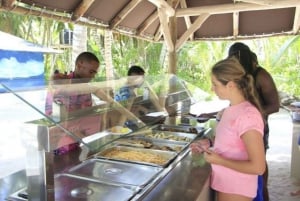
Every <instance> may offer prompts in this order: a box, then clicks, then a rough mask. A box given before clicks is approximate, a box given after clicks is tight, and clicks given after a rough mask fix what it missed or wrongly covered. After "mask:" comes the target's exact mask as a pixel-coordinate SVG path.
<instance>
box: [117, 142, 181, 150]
mask: <svg viewBox="0 0 300 201" xmlns="http://www.w3.org/2000/svg"><path fill="white" fill-rule="evenodd" d="M117 143H118V144H120V145H125V146H133V147H142V148H147V149H157V150H163V151H175V152H180V151H181V150H182V146H176V145H174V146H169V145H161V144H155V143H153V142H150V141H147V140H139V139H133V140H131V139H128V140H126V139H121V140H118V141H117Z"/></svg>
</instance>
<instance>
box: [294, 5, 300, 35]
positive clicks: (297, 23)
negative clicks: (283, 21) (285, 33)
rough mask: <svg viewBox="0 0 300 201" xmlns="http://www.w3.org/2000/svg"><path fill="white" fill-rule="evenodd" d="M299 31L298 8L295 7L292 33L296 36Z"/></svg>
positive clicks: (299, 10)
mask: <svg viewBox="0 0 300 201" xmlns="http://www.w3.org/2000/svg"><path fill="white" fill-rule="evenodd" d="M299 29H300V6H297V7H296V11H295V17H294V26H293V33H294V34H297V33H298V32H299Z"/></svg>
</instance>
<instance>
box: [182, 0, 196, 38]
mask: <svg viewBox="0 0 300 201" xmlns="http://www.w3.org/2000/svg"><path fill="white" fill-rule="evenodd" d="M180 6H181V8H187V5H186V1H185V0H181V1H180ZM184 21H185V25H186V28H187V29H189V28H190V26H191V25H192V22H191V18H190V17H189V16H184ZM189 38H190V40H193V39H194V34H193V33H191V35H190V36H189Z"/></svg>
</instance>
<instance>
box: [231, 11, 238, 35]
mask: <svg viewBox="0 0 300 201" xmlns="http://www.w3.org/2000/svg"><path fill="white" fill-rule="evenodd" d="M232 17H233V22H232V23H233V30H232V33H233V34H232V35H233V38H236V37H237V36H238V35H239V13H238V12H234V13H233V16H232Z"/></svg>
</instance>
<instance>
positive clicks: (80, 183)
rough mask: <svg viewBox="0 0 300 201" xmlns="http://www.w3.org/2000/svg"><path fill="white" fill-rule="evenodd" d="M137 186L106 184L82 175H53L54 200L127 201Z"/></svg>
mask: <svg viewBox="0 0 300 201" xmlns="http://www.w3.org/2000/svg"><path fill="white" fill-rule="evenodd" d="M138 190H139V188H137V187H135V188H127V187H122V186H117V185H108V184H104V183H100V182H97V181H93V180H89V179H87V178H84V177H77V176H74V175H68V174H59V175H56V177H55V201H66V200H67V201H78V200H85V201H94V200H99V199H100V198H101V201H112V200H118V201H127V200H130V199H131V198H132V197H133V196H134V195H135V194H136V193H137V192H138Z"/></svg>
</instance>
